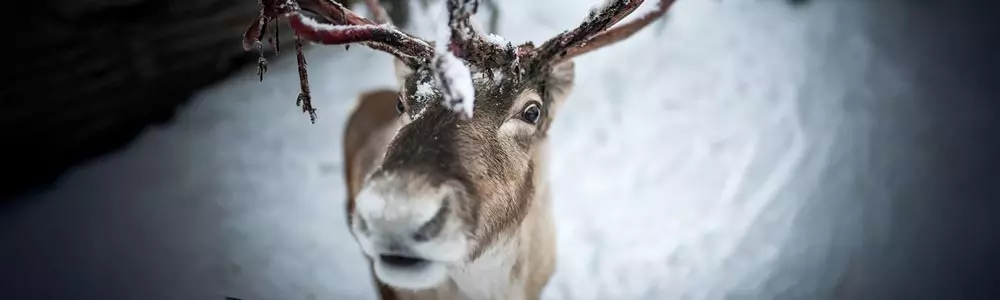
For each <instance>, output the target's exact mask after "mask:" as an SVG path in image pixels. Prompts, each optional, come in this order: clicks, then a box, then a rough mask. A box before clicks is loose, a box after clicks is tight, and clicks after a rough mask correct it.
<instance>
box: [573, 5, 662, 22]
mask: <svg viewBox="0 0 1000 300" xmlns="http://www.w3.org/2000/svg"><path fill="white" fill-rule="evenodd" d="M598 1H600V2H598V3H596V4H594V5H593V6H591V7H590V12H589V13H587V17H586V18H585V19H584V22H591V21H593V20H594V18H596V17H597V15H598V14H600V12H601V11H604V10H606V9H608V7H611V5H612V4H614V3H615V2H618V1H620V0H598ZM625 2H626V3H627V2H629V1H628V0H625ZM651 2H652V1H651ZM647 4H648V3H647ZM644 6H645V5H644Z"/></svg>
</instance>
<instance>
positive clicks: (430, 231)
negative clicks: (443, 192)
mask: <svg viewBox="0 0 1000 300" xmlns="http://www.w3.org/2000/svg"><path fill="white" fill-rule="evenodd" d="M448 203H449V201H447V199H446V200H445V201H444V203H442V204H441V208H439V209H438V211H437V213H435V214H434V217H432V218H431V220H430V221H427V223H425V224H424V225H423V226H421V227H420V229H419V230H417V232H416V233H414V234H413V239H414V240H416V241H418V242H426V241H428V240H430V239H431V238H433V237H435V236H437V235H438V234H439V233H441V229H443V227H444V222H445V218H446V217H447V213H448V205H449V204H448Z"/></svg>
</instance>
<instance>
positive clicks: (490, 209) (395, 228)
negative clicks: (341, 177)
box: [244, 0, 673, 289]
mask: <svg viewBox="0 0 1000 300" xmlns="http://www.w3.org/2000/svg"><path fill="white" fill-rule="evenodd" d="M375 2H376V1H368V2H367V3H368V4H369V7H370V8H371V9H372V11H374V12H376V17H377V19H378V20H379V22H378V23H376V22H373V21H370V20H368V19H366V18H363V17H360V16H358V15H356V14H355V13H353V12H351V11H350V10H347V9H346V8H344V7H343V6H341V5H340V4H337V3H335V2H332V1H328V0H301V1H299V2H298V3H295V2H291V0H272V1H267V0H265V1H264V2H262V13H261V17H260V18H259V19H258V21H257V22H256V23H254V25H253V26H251V28H250V30H248V32H247V35H246V36H245V40H244V46H245V48H246V49H248V50H249V49H251V48H253V47H258V48H259V45H260V38H261V37H262V36H263V33H264V31H265V30H264V28H266V25H267V23H268V22H269V21H270V20H272V19H274V18H277V17H279V16H284V17H287V18H288V20H289V24H290V25H291V28H292V29H293V30H294V31H295V34H296V41H297V43H296V45H297V46H298V47H297V50H299V51H298V52H299V53H298V54H299V65H300V69H299V71H300V79H301V81H302V93H301V94H300V95H299V100H300V102H301V103H302V104H303V109H304V110H305V111H307V112H310V114H313V109H312V108H311V104H310V103H309V96H308V84H307V77H306V75H305V69H304V65H305V59H304V57H303V56H302V53H301V44H302V42H301V41H302V40H308V41H312V42H315V43H322V44H349V43H362V44H364V45H366V46H369V47H371V48H373V49H376V50H380V51H384V52H388V53H390V54H392V55H394V56H395V57H396V59H397V60H396V68H397V72H396V74H397V79H398V82H399V86H400V88H399V97H398V98H399V100H398V103H397V111H398V113H399V117H400V118H401V120H402V122H403V124H405V125H403V127H402V128H401V129H399V130H398V131H397V132H396V133H395V137H394V138H393V139H392V141H391V142H390V144H389V146H388V149H387V151H386V154H385V156H384V159H383V163H382V164H381V166H379V167H378V168H377V169H376V170H375V171H374V172H373V173H372V174H371V175H370V176H369V177H368V178H367V180H366V181H365V184H364V186H363V188H362V189H361V191H360V192H359V193H358V195H357V196H356V197H355V199H354V201H355V203H354V206H353V210H352V211H351V212H349V213H350V214H351V216H350V218H351V221H350V224H351V227H352V228H351V229H352V232H353V233H354V235H355V237H356V239H357V241H358V242H359V244H360V245H361V248H362V249H363V251H364V252H365V253H366V254H367V255H368V256H370V257H372V258H373V259H374V260H375V271H376V274H377V276H378V277H379V279H381V280H382V281H383V282H386V283H388V284H390V285H393V286H397V287H402V288H411V289H422V288H427V287H431V286H435V285H437V284H438V283H440V282H442V281H443V280H445V278H446V274H447V271H448V269H449V268H452V267H462V266H463V265H465V264H466V263H468V262H470V261H473V260H475V259H476V258H478V257H479V256H480V255H481V254H483V253H484V252H485V251H486V250H487V249H489V248H490V246H491V245H493V244H494V242H495V241H496V240H498V238H500V237H502V236H505V235H508V234H510V233H512V232H513V231H515V230H516V229H517V227H518V225H519V224H520V223H521V221H522V220H523V219H524V218H525V215H526V213H527V211H528V209H529V208H530V207H531V205H532V204H533V201H532V200H533V199H535V197H536V191H537V190H538V189H539V188H540V187H537V186H536V184H538V183H539V182H540V178H541V173H542V170H541V168H542V165H541V158H542V157H543V151H544V148H545V141H546V132H547V131H548V128H549V126H550V125H551V123H552V121H553V118H554V117H555V114H556V112H557V111H558V109H559V107H560V106H561V105H562V104H563V102H564V101H565V100H566V98H567V96H568V95H569V93H570V90H571V89H572V87H573V77H574V67H573V62H572V61H571V60H570V59H571V58H572V57H575V56H578V55H580V54H583V53H586V52H589V51H591V50H594V49H597V48H600V47H603V46H605V45H608V44H611V43H614V42H616V41H619V40H622V39H624V38H626V37H628V36H631V35H632V34H633V33H635V32H637V31H638V30H640V29H641V28H643V27H645V26H646V25H648V24H649V23H651V22H652V21H653V20H655V19H656V18H657V17H659V16H661V15H663V14H664V13H665V12H666V10H667V8H668V7H669V6H670V4H672V2H673V1H669V0H663V1H662V2H660V5H659V6H658V7H657V10H656V11H654V12H653V13H651V14H648V15H646V16H643V17H640V18H636V19H635V20H634V21H632V22H630V23H626V24H623V25H621V26H618V27H614V28H611V26H613V25H614V24H616V23H618V22H619V21H621V20H622V19H623V18H625V17H626V16H627V15H629V14H630V13H631V12H633V11H634V10H635V9H636V8H638V7H639V5H640V4H642V2H643V1H641V0H631V1H630V0H618V1H608V2H606V3H605V4H604V5H602V6H599V7H595V8H594V10H592V11H591V13H590V15H589V16H587V18H586V19H585V20H584V22H583V23H582V24H580V26H578V27H577V28H575V29H573V30H569V31H565V32H563V33H561V34H559V35H557V36H555V37H554V38H552V39H550V40H548V41H546V42H545V43H543V44H542V45H541V46H539V47H535V46H534V45H533V44H532V43H523V44H520V45H517V46H515V45H513V44H511V43H508V42H498V41H497V40H498V38H487V37H485V36H484V35H482V34H481V33H480V32H479V31H478V30H477V29H476V28H475V26H473V25H472V24H471V21H470V20H471V16H472V15H473V14H474V13H475V12H476V9H477V7H478V5H477V1H469V0H448V3H447V9H448V19H447V26H442V28H445V29H444V30H442V32H439V35H440V36H439V40H438V41H437V42H436V43H432V42H427V41H424V40H422V39H420V38H417V37H414V36H412V35H409V34H407V33H404V32H402V31H400V30H398V29H397V28H395V27H393V26H392V25H390V24H388V23H387V20H388V18H386V17H385V16H384V11H383V10H382V9H381V8H380V7H379V6H378V5H377V3H375ZM299 4H302V5H303V6H304V7H307V8H310V9H311V10H312V11H314V12H315V13H316V14H318V15H319V16H321V17H322V18H323V19H325V21H327V23H325V24H324V23H319V22H318V21H316V20H314V19H312V18H310V17H307V16H305V15H303V14H301V13H300V10H299ZM349 210H350V209H349Z"/></svg>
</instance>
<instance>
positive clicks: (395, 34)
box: [243, 0, 434, 123]
mask: <svg viewBox="0 0 1000 300" xmlns="http://www.w3.org/2000/svg"><path fill="white" fill-rule="evenodd" d="M366 2H368V4H369V7H378V8H379V9H373V13H374V14H375V15H376V19H377V20H379V21H380V22H379V23H376V22H373V21H371V20H369V19H367V18H364V17H361V16H359V15H357V14H355V13H354V12H352V11H351V10H349V9H347V8H344V6H343V5H341V4H340V3H336V2H333V1H330V0H299V2H295V1H293V0H259V2H258V5H259V6H260V15H259V16H258V17H257V19H256V20H255V21H254V23H253V24H251V25H250V27H249V28H247V31H246V33H244V35H243V49H244V50H247V51H249V50H251V49H257V51H259V52H260V59H258V71H257V73H258V74H259V75H260V76H261V80H263V79H264V73H265V72H266V71H267V61H266V60H265V59H264V53H263V49H262V45H261V39H262V38H263V37H264V34H265V32H266V30H267V25H268V23H270V22H271V21H273V20H275V19H277V18H279V17H285V18H287V19H288V24H289V27H291V28H292V30H293V31H294V32H295V46H296V47H295V51H296V56H297V62H298V67H299V82H300V85H301V91H300V92H299V96H298V99H297V101H296V105H299V106H301V107H302V111H303V112H306V113H308V114H309V118H310V121H311V122H313V123H315V122H316V109H315V108H313V106H312V99H311V98H312V97H311V96H310V93H309V77H308V74H307V72H306V60H305V55H304V54H303V42H304V41H309V42H313V43H319V44H326V45H348V46H349V45H350V44H352V43H361V44H363V45H365V46H368V47H370V48H372V49H375V50H379V51H383V52H387V53H389V54H392V55H394V56H396V57H397V58H399V59H400V60H401V61H403V62H404V63H406V64H407V65H409V66H411V67H418V66H421V65H426V64H427V63H428V62H429V61H430V59H432V58H433V56H434V49H433V47H432V46H431V44H430V43H428V42H427V41H424V40H422V39H420V38H417V37H415V36H412V35H410V34H407V33H405V32H403V31H400V30H399V29H397V28H396V27H395V26H393V25H392V24H391V23H390V21H389V18H388V17H385V11H384V10H381V6H379V5H378V3H377V0H366ZM299 3H302V4H303V5H305V6H308V7H309V8H310V9H312V10H313V11H315V12H316V13H317V14H319V16H320V17H322V18H323V19H325V20H326V21H328V22H331V23H333V24H323V23H320V22H317V21H316V20H314V19H313V18H310V17H308V16H306V15H304V14H303V13H302V9H301V8H300V7H299ZM277 39H278V31H277V26H275V30H274V39H273V40H272V41H273V42H274V44H275V45H277V44H278V43H280V41H278V40H277Z"/></svg>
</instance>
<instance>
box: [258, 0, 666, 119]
mask: <svg viewBox="0 0 1000 300" xmlns="http://www.w3.org/2000/svg"><path fill="white" fill-rule="evenodd" d="M259 1H260V3H259V4H260V16H259V17H258V18H257V20H256V21H255V22H254V23H253V24H252V25H251V26H250V27H249V28H248V29H247V31H246V33H245V34H244V37H243V47H244V49H245V50H248V51H249V50H252V49H257V50H258V51H261V58H260V60H259V61H258V65H259V69H258V73H259V74H260V76H261V80H263V74H264V72H265V71H266V70H267V65H266V60H264V58H263V51H262V49H261V40H262V38H263V37H264V34H265V31H267V27H268V26H267V25H268V24H269V23H270V22H271V21H273V20H275V19H277V18H279V17H285V18H287V19H288V22H289V25H290V27H291V28H292V30H293V31H294V33H295V39H296V52H297V53H296V54H297V56H298V66H299V80H300V83H301V92H300V93H299V97H298V101H297V103H298V104H299V105H300V106H302V109H303V111H305V112H307V113H309V115H310V119H311V120H312V121H313V122H315V117H316V114H315V109H314V108H313V107H312V102H311V101H310V100H311V99H310V96H309V84H308V75H307V74H306V68H305V66H306V61H305V56H304V55H303V54H302V48H303V42H304V41H308V42H313V43H319V44H326V45H349V44H352V43H361V44H363V45H365V46H368V47H370V48H372V49H375V50H379V51H383V52H387V53H389V54H392V55H394V56H395V57H397V58H398V59H400V61H402V62H403V63H405V64H406V65H408V66H409V67H410V68H413V69H414V70H416V69H421V68H427V69H428V70H430V71H431V72H430V74H427V73H422V74H427V75H431V77H432V79H433V80H434V83H435V85H436V86H437V88H438V90H439V91H440V92H441V94H442V95H443V96H444V104H445V106H448V107H450V108H451V109H453V110H455V111H457V112H460V113H462V114H463V115H464V116H466V117H472V106H473V98H474V97H475V95H474V92H475V90H474V89H473V83H472V76H471V71H470V70H469V67H473V68H474V69H476V70H479V71H487V72H486V74H487V75H489V76H492V74H493V72H492V71H488V70H490V69H500V71H502V72H505V73H506V74H508V75H513V76H514V77H516V78H521V77H522V76H527V77H528V78H529V79H530V78H534V77H535V75H537V74H543V73H544V71H545V70H548V69H549V67H551V66H552V65H555V64H558V63H560V62H563V61H567V60H569V59H572V58H573V57H576V56H579V55H582V54H585V53H588V52H590V51H593V50H596V49H599V48H601V47H604V46H607V45H610V44H613V43H615V42H618V41H620V40H623V39H625V38H628V37H629V36H631V35H632V34H634V33H636V32H638V31H639V30H641V29H643V28H645V27H646V26H647V25H649V24H650V23H652V22H653V21H655V20H656V19H658V18H659V17H660V16H662V15H664V14H665V13H666V11H667V10H668V9H669V8H670V6H671V5H672V4H673V3H674V0H660V2H659V4H658V7H657V9H656V10H654V11H652V12H651V13H649V14H647V15H644V16H642V17H639V18H636V19H635V20H632V21H631V22H628V23H626V24H623V25H621V26H618V27H614V28H612V26H614V25H615V24H617V23H618V22H620V21H621V20H623V19H624V18H625V17H627V16H628V15H629V14H631V13H632V12H633V11H635V9H636V8H638V7H639V6H640V5H642V3H643V2H644V1H643V0H605V1H604V2H603V3H602V4H601V5H598V6H596V7H595V8H594V9H593V10H591V12H590V15H588V16H587V18H586V19H585V20H584V21H583V23H581V24H580V25H579V26H577V27H576V28H574V29H572V30H567V31H564V32H562V33H560V34H559V35H556V36H555V37H553V38H551V39H549V40H548V41H546V42H545V43H543V44H542V45H541V46H539V47H535V46H534V45H533V44H532V43H530V42H528V43H524V44H521V45H518V46H516V47H515V46H514V45H513V44H511V43H509V42H505V41H503V39H500V38H496V37H487V36H484V35H483V34H481V33H480V32H479V31H478V30H477V29H476V26H474V24H472V16H473V15H474V14H475V13H476V11H477V10H478V8H479V1H478V0H447V5H446V7H447V9H448V11H447V16H448V18H447V20H446V22H442V24H441V28H439V29H438V30H439V35H438V39H439V40H438V41H436V43H431V42H428V41H425V40H422V39H420V38H418V37H415V36H413V35H410V34H408V33H405V32H403V31H401V30H399V29H398V28H396V27H395V26H393V25H392V24H391V21H390V20H389V18H388V17H387V16H386V13H385V10H384V9H382V6H381V5H379V3H378V2H379V1H378V0H365V4H366V5H367V6H368V8H369V10H371V11H372V12H373V14H374V15H375V19H376V20H377V21H378V22H375V21H372V20H369V19H367V18H364V17H362V16H359V15H357V14H356V13H354V12H352V11H351V10H349V9H347V8H345V7H344V6H343V5H341V4H339V3H336V2H334V1H332V0H297V1H296V0H259ZM300 5H302V6H303V7H306V8H308V9H309V10H311V11H312V12H314V13H316V14H318V15H319V17H320V18H322V19H323V20H324V21H326V23H320V22H319V21H317V20H315V19H313V18H310V17H308V16H306V15H304V14H303V13H302V9H301V8H300ZM609 28H610V29H609ZM277 35H278V32H277V26H275V29H274V39H273V41H274V42H275V44H277V43H278V41H277ZM466 64H468V66H467V65H466ZM427 79H431V78H427Z"/></svg>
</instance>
